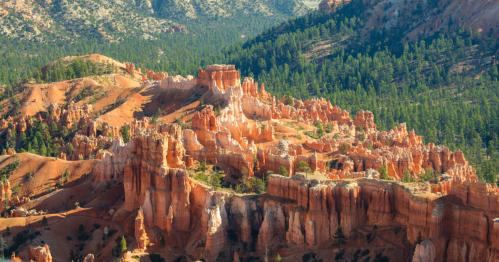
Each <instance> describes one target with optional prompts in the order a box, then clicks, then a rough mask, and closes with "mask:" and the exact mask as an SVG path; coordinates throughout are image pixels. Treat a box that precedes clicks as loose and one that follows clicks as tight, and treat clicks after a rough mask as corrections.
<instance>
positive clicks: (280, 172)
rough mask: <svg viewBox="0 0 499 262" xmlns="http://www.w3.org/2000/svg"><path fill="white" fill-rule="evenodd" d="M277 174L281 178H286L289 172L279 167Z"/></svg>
mask: <svg viewBox="0 0 499 262" xmlns="http://www.w3.org/2000/svg"><path fill="white" fill-rule="evenodd" d="M279 174H280V175H281V176H288V174H289V172H288V170H287V169H286V168H285V167H283V166H281V167H279Z"/></svg>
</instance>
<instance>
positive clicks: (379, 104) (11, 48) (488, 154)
mask: <svg viewBox="0 0 499 262" xmlns="http://www.w3.org/2000/svg"><path fill="white" fill-rule="evenodd" d="M362 13H363V8H362V5H360V4H359V3H358V2H357V1H354V2H352V3H351V4H350V5H347V6H345V7H344V8H343V9H341V10H340V11H338V12H337V13H335V14H332V15H329V14H320V13H316V12H311V13H309V14H308V15H305V16H303V17H300V18H293V19H290V20H288V21H286V22H283V23H282V24H280V25H276V26H273V27H271V28H269V29H267V30H266V31H264V32H263V33H262V34H260V35H258V36H255V37H252V38H250V39H249V40H247V41H245V39H246V38H241V32H240V31H237V30H232V31H223V30H214V31H211V32H196V33H190V34H173V35H171V36H168V37H165V38H164V39H157V40H144V39H125V41H124V42H122V43H106V42H105V41H103V40H99V39H89V40H87V41H79V42H73V43H64V42H56V43H53V44H51V45H46V44H41V43H29V42H12V41H9V40H6V39H2V40H0V43H1V44H2V46H3V47H2V49H0V57H1V59H0V61H1V62H0V83H2V84H4V85H5V88H6V89H7V91H8V92H7V93H9V90H12V87H13V86H15V85H16V84H17V83H19V82H20V81H22V80H23V79H28V78H37V76H39V75H40V69H41V67H42V66H43V65H45V64H47V63H49V62H51V61H54V60H56V59H58V58H62V57H64V56H67V55H76V54H77V53H81V54H86V53H99V54H102V55H105V56H110V57H112V58H114V59H117V60H120V61H130V62H134V63H135V65H136V67H139V68H148V69H153V70H156V71H157V70H161V71H166V72H168V73H169V74H170V75H172V74H181V75H184V76H185V75H187V74H192V75H195V74H196V72H197V69H198V68H200V67H204V66H206V65H208V64H213V63H227V64H235V65H236V68H238V69H239V70H241V75H242V76H252V77H254V78H255V79H256V80H257V81H258V82H260V83H264V84H265V86H266V88H267V90H268V91H270V92H271V93H272V94H273V95H275V96H277V97H278V98H280V97H282V96H283V95H285V94H287V93H290V94H291V95H292V96H294V97H296V98H301V99H309V98H312V97H325V98H326V99H328V100H330V101H331V103H332V104H335V105H339V106H340V107H341V108H342V109H346V110H348V111H349V112H350V113H351V115H355V114H356V113H357V111H359V110H360V109H364V110H370V111H372V112H373V113H374V116H375V122H376V124H377V126H378V129H380V130H389V129H391V128H393V127H394V126H396V125H397V124H399V123H404V122H405V123H407V127H408V129H409V130H410V129H414V130H415V131H416V132H417V133H418V134H421V135H423V138H424V142H425V143H428V142H432V143H436V144H443V145H446V146H448V147H449V148H450V149H451V150H457V149H461V150H462V151H463V152H464V153H465V154H466V156H467V158H468V159H469V160H470V161H471V163H472V164H473V166H474V167H475V168H476V170H477V172H478V175H479V177H480V179H482V180H484V181H485V180H486V181H488V182H490V183H495V182H496V172H495V170H497V169H498V168H499V153H498V152H497V150H496V147H499V138H498V136H499V134H498V133H499V99H498V96H499V82H498V75H499V73H498V67H497V65H495V57H496V55H497V53H498V48H499V45H498V42H497V39H495V38H492V37H489V36H488V35H486V34H484V33H481V32H478V31H473V30H471V29H469V28H468V29H467V28H462V29H460V30H459V31H456V32H453V33H452V34H449V35H443V34H437V35H434V36H433V37H431V38H427V39H421V40H419V41H417V42H408V43H401V42H397V43H393V42H392V41H391V39H389V38H386V37H385V36H383V35H380V34H378V33H377V32H372V33H371V35H370V37H369V38H366V39H367V40H366V39H362V38H361V36H360V35H359V32H360V28H362V27H363V17H362ZM269 26H272V25H271V24H268V23H265V22H264V21H262V22H261V23H260V24H259V26H256V27H255V28H254V29H252V30H250V34H248V35H255V34H256V31H257V30H260V31H261V30H263V28H268V27H269ZM42 50H43V51H42ZM77 76H78V75H77V74H74V75H67V76H63V77H62V78H74V77H77ZM44 80H45V81H51V80H60V79H44ZM12 93H13V92H11V93H10V94H12ZM4 96H6V95H5V94H4ZM35 133H36V132H35Z"/></svg>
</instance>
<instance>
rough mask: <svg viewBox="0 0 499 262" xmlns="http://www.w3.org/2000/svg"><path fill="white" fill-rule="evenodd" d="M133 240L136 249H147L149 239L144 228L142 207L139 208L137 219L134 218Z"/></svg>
mask: <svg viewBox="0 0 499 262" xmlns="http://www.w3.org/2000/svg"><path fill="white" fill-rule="evenodd" d="M135 239H136V240H137V244H136V246H137V249H139V250H145V249H146V248H147V242H148V240H149V238H148V237H147V234H146V229H145V226H144V211H143V210H142V207H141V208H139V211H138V213H137V217H136V218H135Z"/></svg>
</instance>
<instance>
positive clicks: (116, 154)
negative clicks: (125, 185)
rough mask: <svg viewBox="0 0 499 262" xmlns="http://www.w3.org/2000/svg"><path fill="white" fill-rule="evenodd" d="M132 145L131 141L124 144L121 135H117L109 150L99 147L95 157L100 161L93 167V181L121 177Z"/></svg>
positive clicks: (107, 180) (104, 180)
mask: <svg viewBox="0 0 499 262" xmlns="http://www.w3.org/2000/svg"><path fill="white" fill-rule="evenodd" d="M133 146H134V144H133V142H130V143H127V144H125V143H123V139H122V138H121V137H117V138H115V139H114V141H113V145H112V146H111V148H110V149H109V150H103V149H100V150H99V151H98V152H97V159H100V161H99V162H98V163H97V164H96V165H95V169H94V174H95V181H96V182H111V181H112V180H114V179H115V180H119V179H121V178H122V177H123V170H124V169H125V165H126V162H127V160H128V158H130V154H131V152H132V150H133Z"/></svg>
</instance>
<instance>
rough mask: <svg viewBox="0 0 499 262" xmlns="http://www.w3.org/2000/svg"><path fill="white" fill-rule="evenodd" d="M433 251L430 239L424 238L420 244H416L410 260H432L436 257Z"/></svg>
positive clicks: (417, 261) (424, 261)
mask: <svg viewBox="0 0 499 262" xmlns="http://www.w3.org/2000/svg"><path fill="white" fill-rule="evenodd" d="M435 252H436V251H435V246H434V245H433V243H432V242H431V240H430V239H426V240H425V241H423V242H422V243H421V244H418V245H417V246H416V250H415V251H414V256H413V257H412V262H433V261H435V257H436V255H435V254H436V253H435Z"/></svg>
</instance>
